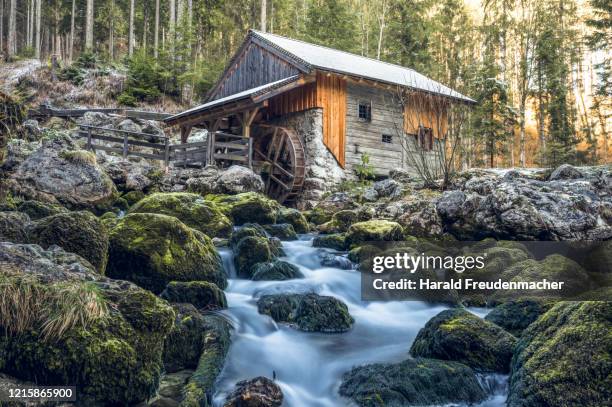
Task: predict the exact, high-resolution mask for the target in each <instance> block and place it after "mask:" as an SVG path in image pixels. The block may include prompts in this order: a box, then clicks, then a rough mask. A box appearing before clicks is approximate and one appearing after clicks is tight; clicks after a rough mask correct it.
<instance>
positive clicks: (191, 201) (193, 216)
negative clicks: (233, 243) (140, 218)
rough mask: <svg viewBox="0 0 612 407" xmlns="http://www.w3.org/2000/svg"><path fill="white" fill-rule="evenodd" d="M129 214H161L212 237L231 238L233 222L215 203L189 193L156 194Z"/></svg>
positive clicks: (141, 201) (140, 203)
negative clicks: (174, 218)
mask: <svg viewBox="0 0 612 407" xmlns="http://www.w3.org/2000/svg"><path fill="white" fill-rule="evenodd" d="M129 213H159V214H163V215H169V216H174V217H176V218H178V219H179V220H180V221H181V222H183V223H184V224H186V225H187V226H189V227H192V228H194V229H197V230H199V231H200V232H202V233H205V234H206V235H208V236H210V237H229V236H230V234H231V233H232V222H231V221H230V220H229V219H228V218H227V216H225V215H224V214H223V213H222V212H221V211H220V210H219V208H218V207H217V205H216V204H215V203H213V202H210V201H206V200H205V199H204V198H202V197H201V196H200V195H198V194H191V193H187V192H175V193H155V194H152V195H149V196H146V197H145V198H143V199H141V200H140V201H138V202H137V203H136V204H134V205H133V206H132V207H131V208H130V211H129Z"/></svg>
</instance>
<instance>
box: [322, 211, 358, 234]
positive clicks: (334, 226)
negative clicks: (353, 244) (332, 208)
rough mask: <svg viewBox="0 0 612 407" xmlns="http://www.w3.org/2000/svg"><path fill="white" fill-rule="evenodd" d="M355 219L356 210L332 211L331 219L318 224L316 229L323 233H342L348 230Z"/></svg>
mask: <svg viewBox="0 0 612 407" xmlns="http://www.w3.org/2000/svg"><path fill="white" fill-rule="evenodd" d="M357 221H358V214H357V212H356V211H353V210H349V209H345V210H342V211H339V212H336V213H334V214H333V215H332V218H331V220H330V221H329V222H325V223H324V224H322V225H319V227H318V229H319V231H321V232H323V233H344V232H346V231H348V229H349V227H350V226H351V225H352V224H353V223H355V222H357Z"/></svg>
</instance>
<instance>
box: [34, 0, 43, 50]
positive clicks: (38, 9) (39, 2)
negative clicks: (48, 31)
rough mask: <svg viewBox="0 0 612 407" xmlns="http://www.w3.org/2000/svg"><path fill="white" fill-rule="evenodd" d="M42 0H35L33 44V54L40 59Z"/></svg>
mask: <svg viewBox="0 0 612 407" xmlns="http://www.w3.org/2000/svg"><path fill="white" fill-rule="evenodd" d="M41 8H42V0H36V39H35V41H36V44H35V45H34V56H35V57H36V59H40V57H41V55H40V45H41V44H40V30H41V25H40V23H41V14H42V10H41Z"/></svg>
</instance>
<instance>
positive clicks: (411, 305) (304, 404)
mask: <svg viewBox="0 0 612 407" xmlns="http://www.w3.org/2000/svg"><path fill="white" fill-rule="evenodd" d="M283 249H284V251H285V253H286V257H283V258H282V259H283V260H286V261H288V262H290V263H293V264H295V265H297V266H298V267H299V268H300V270H301V271H302V273H303V274H304V276H305V278H303V279H296V280H290V281H257V282H256V281H251V280H243V279H237V278H236V273H235V270H234V266H233V258H232V253H231V250H229V249H224V250H223V251H222V252H221V255H222V257H223V261H224V266H225V269H226V271H227V272H228V275H229V276H230V281H229V286H228V288H227V289H226V295H227V300H228V303H229V308H228V309H227V310H226V311H224V312H225V313H226V315H227V316H228V317H229V318H230V319H231V321H232V322H233V326H234V332H233V335H232V345H231V348H230V351H229V354H228V356H227V360H226V363H225V367H224V369H223V371H222V373H221V375H220V377H219V380H218V383H217V393H216V394H215V397H214V403H215V406H222V405H223V401H224V400H225V397H226V395H227V393H228V392H229V391H231V390H232V388H233V387H234V385H235V384H236V382H238V381H239V380H244V379H250V378H253V377H256V376H266V377H269V378H272V376H273V374H275V375H276V382H277V384H278V385H279V386H280V387H281V389H282V391H283V394H284V399H285V401H284V404H283V406H288V407H336V406H349V405H351V403H350V402H349V401H348V400H347V399H344V398H342V397H340V396H339V395H338V387H339V386H340V382H341V378H342V375H343V373H345V372H347V371H348V370H350V369H351V368H352V367H353V366H358V365H363V364H367V363H373V362H399V361H401V360H404V359H406V358H407V357H408V350H409V348H410V345H411V343H412V341H413V340H414V338H415V336H416V334H417V333H418V331H419V329H420V328H422V327H423V325H425V323H426V322H427V321H428V320H429V319H430V318H432V317H433V316H434V315H436V314H437V313H439V312H440V311H442V310H443V309H445V307H443V306H440V305H430V304H426V303H422V302H416V301H403V302H364V301H361V292H360V287H361V283H360V276H359V273H358V272H356V271H353V270H341V269H338V268H333V267H323V266H322V265H321V254H322V253H324V252H325V251H326V249H319V248H314V247H312V236H309V235H304V236H302V237H301V238H300V240H297V241H291V242H283ZM328 252H329V251H328ZM284 292H316V293H318V294H321V295H330V296H334V297H336V298H338V299H340V300H342V301H344V302H345V303H346V304H347V306H348V308H349V312H350V314H351V315H352V316H353V318H354V319H355V324H354V326H353V328H352V329H351V330H350V331H349V332H346V333H341V334H322V333H307V332H302V331H298V330H296V329H293V328H290V327H287V326H284V325H282V324H277V323H276V322H274V321H273V320H272V319H271V318H270V317H268V316H266V315H261V314H259V313H258V312H257V305H256V302H257V298H259V297H260V296H261V295H263V294H270V293H284ZM475 313H477V314H478V315H481V316H482V315H483V314H484V313H485V311H483V310H475ZM480 380H481V383H482V384H483V387H484V388H485V389H489V390H490V393H491V397H490V398H489V399H488V400H487V401H485V402H484V403H482V404H481V405H480V406H481V407H500V406H503V405H504V404H505V398H506V397H505V393H506V387H507V386H506V382H507V377H506V376H501V375H487V376H483V377H481V378H480Z"/></svg>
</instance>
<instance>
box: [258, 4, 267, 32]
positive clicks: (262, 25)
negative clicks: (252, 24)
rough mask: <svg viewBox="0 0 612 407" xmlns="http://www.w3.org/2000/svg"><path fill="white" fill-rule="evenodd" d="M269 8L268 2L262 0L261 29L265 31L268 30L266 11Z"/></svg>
mask: <svg viewBox="0 0 612 407" xmlns="http://www.w3.org/2000/svg"><path fill="white" fill-rule="evenodd" d="M267 9H268V2H267V1H266V0H261V10H260V15H259V18H260V20H259V29H260V30H261V31H263V32H266V13H267V11H268V10H267Z"/></svg>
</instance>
